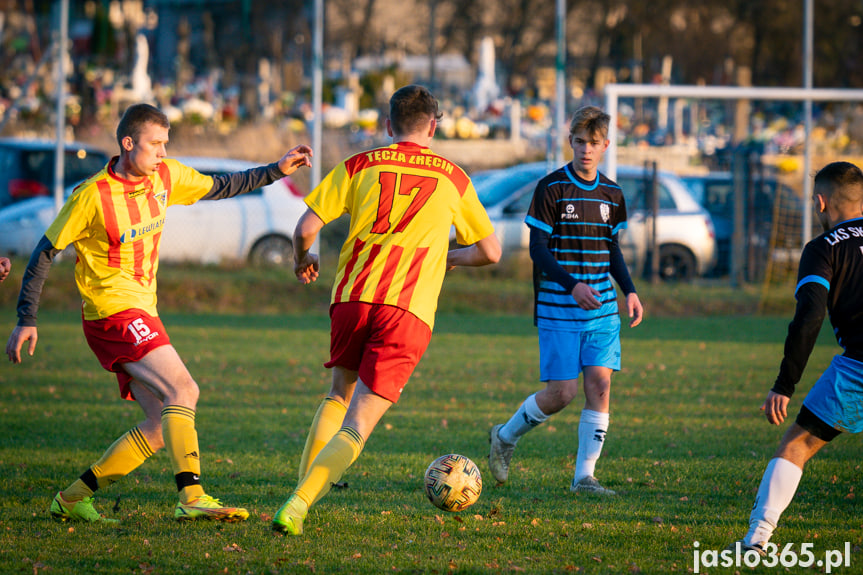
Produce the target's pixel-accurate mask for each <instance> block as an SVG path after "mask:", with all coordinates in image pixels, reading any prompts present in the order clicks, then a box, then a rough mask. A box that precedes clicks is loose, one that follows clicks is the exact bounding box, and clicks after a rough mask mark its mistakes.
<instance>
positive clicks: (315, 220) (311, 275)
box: [294, 209, 324, 284]
mask: <svg viewBox="0 0 863 575" xmlns="http://www.w3.org/2000/svg"><path fill="white" fill-rule="evenodd" d="M323 227H324V221H323V220H322V219H321V218H320V216H318V214H316V213H315V212H314V211H313V210H312V209H307V210H306V211H305V213H304V214H303V215H302V216H300V220H299V221H298V222H297V227H296V228H294V274H295V275H296V276H297V279H298V280H300V283H304V284H309V283H312V282H313V281H315V280H317V279H318V270H319V269H320V261H319V260H318V255H317V254H313V253H311V252H310V251H309V250H310V249H312V245H313V244H314V243H315V238H317V237H318V233H319V232H320V231H321V228H323Z"/></svg>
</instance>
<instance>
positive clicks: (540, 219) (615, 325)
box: [525, 164, 626, 331]
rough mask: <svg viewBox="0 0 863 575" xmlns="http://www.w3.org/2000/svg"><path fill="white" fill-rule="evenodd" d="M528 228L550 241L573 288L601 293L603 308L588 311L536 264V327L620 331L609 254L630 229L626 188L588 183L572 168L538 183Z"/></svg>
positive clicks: (599, 177) (599, 178)
mask: <svg viewBox="0 0 863 575" xmlns="http://www.w3.org/2000/svg"><path fill="white" fill-rule="evenodd" d="M525 223H526V224H527V225H528V226H530V227H531V228H534V229H536V230H540V231H542V232H545V233H547V234H548V235H549V240H548V248H549V250H550V251H551V254H552V255H553V256H554V258H555V260H556V261H557V263H558V264H559V265H560V266H561V267H562V268H563V269H564V270H565V271H566V272H567V273H568V274H569V275H570V276H571V277H572V278H573V280H574V282H573V285H575V283H576V282H584V283H586V284H588V285H590V286H591V287H593V288H594V289H596V290H597V291H599V292H600V296H599V298H598V299H599V301H600V302H601V304H602V306H601V307H600V308H599V309H597V310H585V309H582V308H581V307H579V305H578V304H577V303H576V302H575V300H574V299H573V297H572V293H571V291H568V290H567V289H566V288H564V287H563V286H562V285H561V284H560V283H558V282H556V281H553V280H552V279H551V278H550V277H549V276H548V275H547V274H546V273H544V272H543V271H542V270H541V269H540V268H539V266H537V264H536V262H534V266H533V270H534V271H533V283H534V321H535V323H536V325H537V326H538V327H541V328H544V329H550V330H559V331H586V330H597V331H603V330H614V329H619V327H620V318H619V315H618V309H617V293H616V291H615V288H614V283H613V282H612V281H611V280H612V277H611V273H610V251H609V250H610V249H611V246H612V242H613V241H614V240H615V236H616V234H617V233H618V232H619V231H620V230H622V229H624V228H626V203H625V201H624V199H623V192H622V191H621V189H620V186H618V185H617V184H616V183H615V182H613V181H611V180H610V179H608V178H607V177H605V176H604V175H603V174H601V173H597V176H596V180H595V181H593V182H586V181H584V180H582V179H581V178H579V177H578V175H577V174H576V173H575V172H574V171H573V170H572V166H571V165H570V164H566V165H565V166H563V167H561V168H559V169H557V170H555V171H554V172H552V173H550V174H549V175H547V176H545V177H544V178H543V179H541V180H540V181H539V183H537V185H536V190H535V191H534V194H533V200H532V202H531V205H530V209H529V210H528V212H527V217H526V218H525Z"/></svg>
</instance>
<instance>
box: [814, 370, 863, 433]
mask: <svg viewBox="0 0 863 575" xmlns="http://www.w3.org/2000/svg"><path fill="white" fill-rule="evenodd" d="M803 405H805V406H806V407H807V408H808V409H809V411H811V412H812V413H814V414H815V415H817V416H818V418H819V419H821V420H822V421H823V422H824V423H826V424H827V425H829V426H830V427H832V428H833V429H838V430H839V431H847V432H848V433H860V432H861V431H863V363H861V362H859V361H857V360H854V359H850V358H847V357H845V356H842V355H837V356H835V357H834V358H833V361H831V362H830V367H828V368H827V370H826V371H825V372H824V373H823V374H822V375H821V377H820V378H818V381H817V382H815V385H813V386H812V389H811V390H809V393H808V394H807V395H806V399H804V400H803Z"/></svg>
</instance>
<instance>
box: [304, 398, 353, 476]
mask: <svg viewBox="0 0 863 575" xmlns="http://www.w3.org/2000/svg"><path fill="white" fill-rule="evenodd" d="M347 410H348V408H347V406H346V405H345V404H344V403H342V402H341V401H339V400H337V399H334V398H332V397H325V398H324V400H323V401H322V402H321V404H320V405H319V406H318V411H317V413H315V418H314V419H313V420H312V426H311V427H310V428H309V435H308V437H306V446H305V447H304V448H303V457H302V458H301V459H300V473H299V475H300V477H299V481H302V480H303V477H305V476H306V473H307V472H308V471H309V467H311V466H312V461H314V460H315V457H317V456H318V453H319V452H320V451H321V449H323V447H324V445H326V444H327V443H328V442H329V441H330V439H332V438H333V436H334V435H335V434H336V432H338V430H339V429H341V427H342V422H343V421H344V420H345V412H347Z"/></svg>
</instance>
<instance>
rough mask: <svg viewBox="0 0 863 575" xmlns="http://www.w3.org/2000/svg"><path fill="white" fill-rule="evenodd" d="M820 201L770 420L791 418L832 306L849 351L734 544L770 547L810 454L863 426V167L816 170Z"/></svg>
mask: <svg viewBox="0 0 863 575" xmlns="http://www.w3.org/2000/svg"><path fill="white" fill-rule="evenodd" d="M813 202H814V208H815V211H816V212H817V215H818V220H819V221H820V222H821V225H822V227H823V228H824V230H825V231H824V233H823V234H821V235H820V236H818V237H817V238H815V239H814V240H812V241H811V242H809V243H808V244H806V247H805V248H804V249H803V254H802V255H801V256H800V267H799V269H798V273H797V278H798V279H797V288H796V290H795V293H794V296H795V298H796V299H797V309H796V310H795V312H794V319H793V320H792V321H791V323H790V324H789V326H788V335H787V337H786V338H785V354H784V357H783V358H782V363H781V365H780V367H779V375H778V376H777V378H776V382H775V383H774V384H773V387H772V388H771V390H770V391H769V392H768V393H767V399H766V400H765V401H764V404H763V405H762V406H761V409H762V410H764V414H765V416H766V417H767V421H769V422H770V423H772V424H773V425H779V424H781V423H782V422H783V421H785V418H786V417H787V415H788V412H787V409H788V402H789V401H790V399H791V395H792V394H793V393H794V387H795V386H796V385H797V383H798V382H799V381H800V377H801V376H802V375H803V370H804V369H805V368H806V363H807V362H808V361H809V355H810V354H811V353H812V348H813V347H814V346H815V340H816V339H817V338H818V332H819V331H820V330H821V324H822V323H823V321H824V311H825V309H826V310H827V311H828V312H829V315H830V324H831V325H832V326H833V331H834V333H835V334H836V340H837V342H838V343H839V345H840V346H841V347H842V348H843V350H844V351H843V353H842V354H841V355H837V356H835V357H834V358H833V361H831V362H830V366H829V367H828V368H827V369H826V370H825V371H824V373H823V374H822V375H821V377H820V378H819V379H818V381H817V382H816V383H815V385H814V386H812V389H811V390H809V393H808V394H806V397H805V399H804V400H803V405H802V406H801V407H800V412H799V413H798V415H797V420H796V421H795V422H794V423H792V424H791V427H790V428H789V429H788V431H787V432H786V433H785V435H784V436H783V438H782V441H781V442H780V444H779V448H778V449H777V450H776V453H775V454H774V455H773V459H771V460H770V462H769V463H768V464H767V469H766V470H765V472H764V476H763V478H762V479H761V485H760V486H759V487H758V495H757V496H756V497H755V505H754V506H753V508H752V513H751V514H750V516H749V531H748V532H747V533H746V536H745V537H744V538H743V539H742V540H741V541H737V542H735V543H732V544H731V545H730V546H729V549H734V548H735V547H739V548H740V549H742V550H743V551H747V550H754V551H756V552H758V553H759V554H761V555H764V554H765V549H764V548H765V546H766V545H767V544H768V542H769V541H770V537H771V536H772V535H773V530H774V529H776V526H777V524H778V523H779V517H780V515H782V513H783V511H785V509H786V508H787V507H788V505H790V504H791V500H792V499H793V498H794V493H795V492H796V491H797V485H798V484H799V483H800V478H801V477H802V475H803V466H804V465H805V464H806V462H807V461H809V460H810V459H811V458H812V457H813V456H814V455H815V454H816V453H818V450H820V449H821V448H822V447H824V446H825V445H827V443H828V442H830V441H832V440H833V438H835V437H836V436H838V435H839V434H840V433H841V432H843V431H847V432H849V433H859V432H860V431H863V172H861V170H860V168H858V167H857V166H855V165H854V164H851V163H848V162H834V163H832V164H828V165H827V166H825V167H824V168H822V169H821V170H820V171H819V172H818V173H817V174H816V175H815V189H814V193H813Z"/></svg>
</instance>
